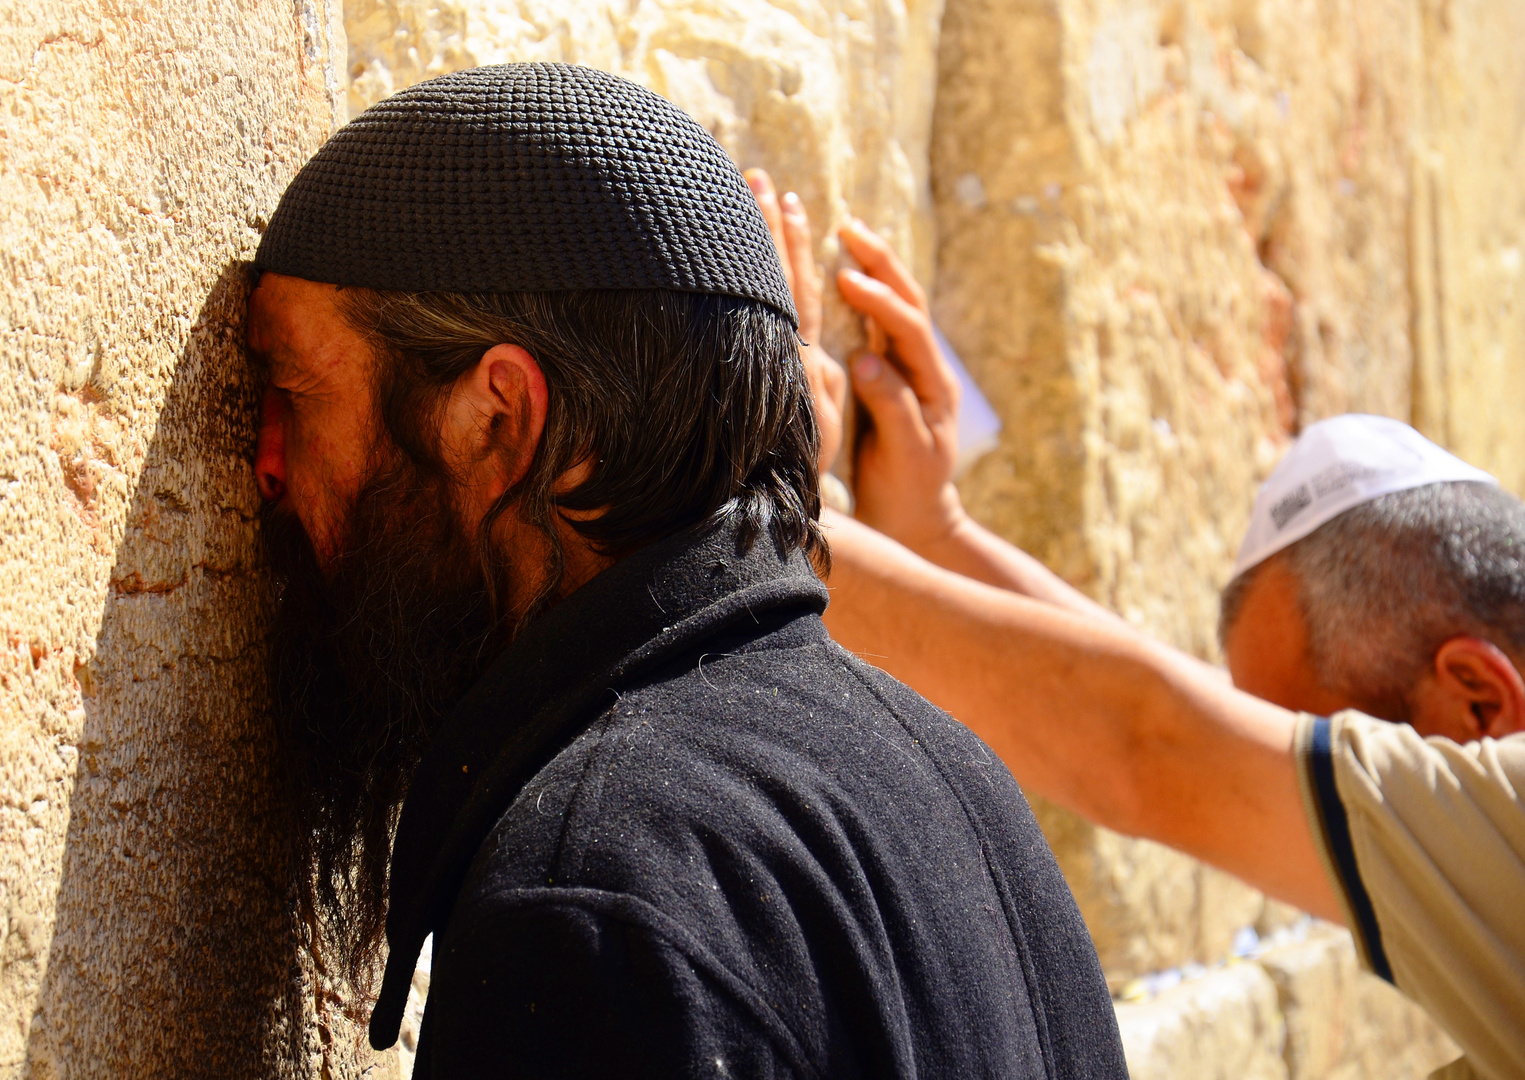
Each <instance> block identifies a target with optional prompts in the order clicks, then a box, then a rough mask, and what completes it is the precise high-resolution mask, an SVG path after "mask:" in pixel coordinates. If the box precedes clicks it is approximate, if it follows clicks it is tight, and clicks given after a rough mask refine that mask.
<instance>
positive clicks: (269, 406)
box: [254, 386, 291, 502]
mask: <svg viewBox="0 0 1525 1080" xmlns="http://www.w3.org/2000/svg"><path fill="white" fill-rule="evenodd" d="M290 411H291V403H290V402H288V401H287V400H286V395H285V394H283V393H281V392H280V391H279V390H277V389H276V388H275V387H273V386H267V387H265V400H264V401H263V402H262V403H261V404H260V419H259V440H258V441H257V442H256V443H255V445H254V480H255V483H257V484H258V485H259V493H260V496H261V497H262V498H264V499H267V500H269V501H270V502H279V501H280V500H281V497H282V496H283V495H285V494H286V416H287V414H288V413H289V412H290Z"/></svg>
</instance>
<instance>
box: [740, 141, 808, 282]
mask: <svg viewBox="0 0 1525 1080" xmlns="http://www.w3.org/2000/svg"><path fill="white" fill-rule="evenodd" d="M742 175H743V176H745V177H746V181H747V187H749V188H751V189H752V197H753V198H754V199H756V200H757V208H758V209H759V210H761V211H762V216H763V221H765V222H767V224H768V232H769V233H771V234H772V235H773V246H774V247H775V248H777V249H778V261H779V262H780V263H782V264H783V267H784V279H785V280H786V281H787V282H788V284H789V295H790V296H793V297H794V306H795V308H796V309H798V308H799V306H800V301H799V297H798V296H796V295H795V292H794V269H793V267H792V266H791V265H790V259H789V241H788V238H787V237H786V236H785V235H784V214H783V210H782V209H780V207H779V205H778V192H777V191H776V190H775V189H774V187H773V178H772V177H771V176H769V175H768V173H767V170H766V169H748V170H747V171H746V172H745V173H743V174H742Z"/></svg>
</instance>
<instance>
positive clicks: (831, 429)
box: [746, 169, 847, 473]
mask: <svg viewBox="0 0 1525 1080" xmlns="http://www.w3.org/2000/svg"><path fill="white" fill-rule="evenodd" d="M746 177H747V184H748V185H749V186H750V187H751V188H752V194H753V196H754V197H755V198H756V199H757V205H758V207H759V208H760V209H761V210H762V215H763V220H765V221H766V222H767V223H768V231H769V232H771V233H772V234H773V244H774V246H775V247H777V248H778V258H779V262H781V263H783V264H784V277H785V278H786V279H788V282H789V292H790V295H792V296H793V297H794V310H795V311H796V312H798V313H799V317H800V338H801V339H802V340H803V341H804V342H805V344H804V347H803V348H801V349H800V360H801V361H802V362H803V363H804V365H805V377H806V378H807V379H808V380H809V382H810V393H811V395H812V396H813V397H814V398H815V420H816V426H817V427H818V428H819V429H820V433H821V451H820V459H819V463H820V470H821V472H822V473H825V472H827V471H829V470H830V469H831V466H832V465H833V464H834V463H835V462H836V460H837V453H838V452H839V451H840V450H841V449H842V410H843V406H844V405H845V404H846V401H847V374H846V373H845V372H844V371H843V370H842V365H841V364H839V363H837V362H836V360H834V359H832V357H831V356H829V355H828V354H827V352H826V349H825V347H824V346H822V344H821V273H820V271H819V270H818V269H817V268H816V265H815V253H814V251H813V250H812V247H811V243H810V219H809V218H808V217H806V215H805V204H804V203H802V202H800V199H799V196H798V195H796V194H794V192H792V191H790V192H785V194H784V196H783V198H782V199H781V198H779V196H778V193H777V192H776V191H775V190H774V187H773V180H772V179H771V178H770V177H769V176H768V174H767V173H766V172H764V171H763V170H762V169H749V170H747V173H746Z"/></svg>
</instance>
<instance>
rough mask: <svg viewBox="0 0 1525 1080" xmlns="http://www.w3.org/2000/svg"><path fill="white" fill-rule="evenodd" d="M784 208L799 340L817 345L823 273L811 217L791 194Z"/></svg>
mask: <svg viewBox="0 0 1525 1080" xmlns="http://www.w3.org/2000/svg"><path fill="white" fill-rule="evenodd" d="M781 205H782V209H783V215H782V218H783V231H784V240H785V243H786V245H787V247H788V252H789V264H790V265H789V269H790V270H791V271H792V272H793V275H794V306H795V309H796V310H797V311H798V312H799V316H800V336H801V337H803V338H804V339H805V340H806V341H808V342H810V343H811V344H812V345H814V344H817V343H818V342H819V339H820V336H821V273H820V271H819V270H818V269H817V268H816V264H815V245H814V243H813V242H812V239H811V235H810V217H809V215H808V214H806V213H805V204H804V203H803V202H801V201H800V197H799V196H798V195H796V194H795V193H794V192H792V191H789V192H785V193H784V197H783V199H782V200H781Z"/></svg>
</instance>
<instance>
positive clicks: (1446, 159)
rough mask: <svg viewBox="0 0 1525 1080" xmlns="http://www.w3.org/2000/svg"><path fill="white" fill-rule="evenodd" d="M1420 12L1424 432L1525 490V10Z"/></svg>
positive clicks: (1412, 255)
mask: <svg viewBox="0 0 1525 1080" xmlns="http://www.w3.org/2000/svg"><path fill="white" fill-rule="evenodd" d="M1415 6H1416V7H1417V8H1418V10H1419V12H1420V16H1421V20H1422V22H1421V32H1420V34H1419V35H1418V39H1419V42H1420V45H1421V47H1422V49H1423V51H1424V76H1423V84H1422V87H1421V88H1420V89H1419V90H1418V91H1417V94H1416V96H1418V97H1420V98H1421V99H1422V102H1423V113H1424V126H1423V128H1422V130H1421V131H1420V132H1419V133H1418V135H1419V137H1418V138H1417V139H1416V140H1415V141H1416V144H1417V146H1416V149H1417V151H1418V152H1417V153H1416V155H1415V159H1414V162H1413V173H1414V176H1415V178H1416V180H1415V192H1414V202H1413V217H1412V231H1413V235H1412V243H1411V247H1410V251H1409V261H1410V267H1411V273H1410V276H1411V279H1412V281H1413V289H1414V294H1415V297H1416V302H1417V310H1416V312H1415V326H1414V340H1415V349H1416V353H1417V355H1418V361H1419V362H1418V365H1417V370H1416V372H1415V386H1416V391H1417V393H1416V397H1417V400H1416V401H1415V410H1414V414H1415V423H1416V424H1417V425H1418V426H1419V428H1420V429H1421V430H1422V431H1424V432H1425V433H1426V434H1427V435H1429V436H1430V437H1431V438H1434V439H1436V440H1438V441H1439V442H1442V443H1444V444H1445V445H1447V446H1450V447H1452V448H1453V449H1455V450H1456V452H1457V453H1459V454H1461V455H1462V456H1463V457H1465V458H1467V460H1469V461H1472V462H1474V463H1476V464H1478V465H1480V466H1482V467H1484V468H1486V469H1489V470H1491V471H1492V472H1494V473H1495V474H1496V475H1498V477H1499V478H1500V479H1501V480H1502V481H1503V482H1504V484H1505V485H1506V486H1508V487H1509V488H1511V489H1512V490H1514V491H1517V492H1525V424H1521V423H1520V417H1521V405H1522V403H1525V184H1522V183H1521V182H1520V177H1521V176H1522V175H1525V65H1521V63H1520V50H1519V43H1520V42H1521V41H1522V40H1525V5H1521V4H1518V3H1478V2H1474V3H1465V4H1457V3H1441V2H1439V0H1417V3H1416V5H1415Z"/></svg>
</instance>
